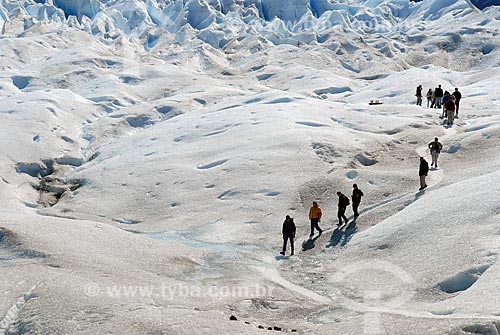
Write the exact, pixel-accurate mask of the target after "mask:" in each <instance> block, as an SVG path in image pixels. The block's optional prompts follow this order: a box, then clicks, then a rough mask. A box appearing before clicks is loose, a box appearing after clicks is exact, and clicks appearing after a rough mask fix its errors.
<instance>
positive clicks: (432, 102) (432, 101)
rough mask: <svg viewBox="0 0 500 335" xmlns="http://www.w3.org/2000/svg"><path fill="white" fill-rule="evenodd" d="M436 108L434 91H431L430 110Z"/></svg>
mask: <svg viewBox="0 0 500 335" xmlns="http://www.w3.org/2000/svg"><path fill="white" fill-rule="evenodd" d="M434 106H436V90H435V89H434V91H432V96H431V108H434Z"/></svg>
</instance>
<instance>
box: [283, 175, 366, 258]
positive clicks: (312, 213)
mask: <svg viewBox="0 0 500 335" xmlns="http://www.w3.org/2000/svg"><path fill="white" fill-rule="evenodd" d="M363 195H364V194H363V192H362V191H361V190H360V189H359V188H358V185H357V184H353V185H352V195H351V199H352V211H353V213H354V215H353V221H355V220H356V219H357V218H358V216H359V212H358V208H359V204H360V203H361V197H362V196H363ZM337 196H338V197H339V200H338V209H337V218H338V219H339V223H338V224H337V227H338V228H339V229H341V228H342V227H343V225H346V224H347V223H348V222H349V219H348V218H347V217H346V215H345V212H346V210H347V207H348V206H349V205H350V201H349V198H348V197H347V196H346V195H345V194H343V193H342V192H340V191H339V192H337ZM322 216H323V212H322V210H321V207H320V206H319V205H318V203H317V202H316V201H313V204H312V206H311V208H310V209H309V220H310V221H311V234H310V235H309V237H310V238H311V237H313V236H314V232H315V231H316V230H317V231H318V233H319V235H321V234H322V233H323V229H321V228H320V226H319V223H320V222H321V217H322ZM295 232H296V227H295V223H294V222H293V218H291V217H290V216H289V215H287V216H286V218H285V221H284V222H283V229H282V234H283V251H281V252H280V254H282V255H284V254H285V252H286V247H287V244H288V241H290V246H291V253H290V255H293V253H294V239H295ZM319 235H318V236H319Z"/></svg>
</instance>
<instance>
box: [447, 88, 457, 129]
mask: <svg viewBox="0 0 500 335" xmlns="http://www.w3.org/2000/svg"><path fill="white" fill-rule="evenodd" d="M445 109H446V115H447V116H448V120H447V124H448V126H451V125H452V124H453V119H454V118H455V96H454V95H450V99H449V100H448V101H447V102H446V105H445Z"/></svg>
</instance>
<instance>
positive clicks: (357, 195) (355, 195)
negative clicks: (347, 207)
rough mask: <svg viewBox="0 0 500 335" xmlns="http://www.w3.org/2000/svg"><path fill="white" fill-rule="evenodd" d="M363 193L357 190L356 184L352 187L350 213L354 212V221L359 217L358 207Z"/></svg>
mask: <svg viewBox="0 0 500 335" xmlns="http://www.w3.org/2000/svg"><path fill="white" fill-rule="evenodd" d="M363 195H364V194H363V192H362V191H361V190H360V189H359V188H358V185H357V184H353V185H352V195H351V199H352V211H353V212H354V218H355V219H356V218H357V217H358V216H359V213H358V207H359V203H360V202H361V197H362V196H363Z"/></svg>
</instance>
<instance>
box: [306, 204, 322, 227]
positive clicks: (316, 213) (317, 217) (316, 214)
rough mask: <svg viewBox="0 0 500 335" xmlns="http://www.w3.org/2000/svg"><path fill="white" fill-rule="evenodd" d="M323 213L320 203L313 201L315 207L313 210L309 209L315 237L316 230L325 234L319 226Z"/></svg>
mask: <svg viewBox="0 0 500 335" xmlns="http://www.w3.org/2000/svg"><path fill="white" fill-rule="evenodd" d="M322 215H323V213H322V212H321V208H320V207H319V206H318V203H317V202H316V201H313V205H312V207H311V209H309V220H311V235H309V236H313V235H314V229H317V230H318V232H319V234H320V235H321V233H322V232H323V229H321V228H320V227H319V225H318V223H319V222H320V221H321V216H322Z"/></svg>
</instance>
